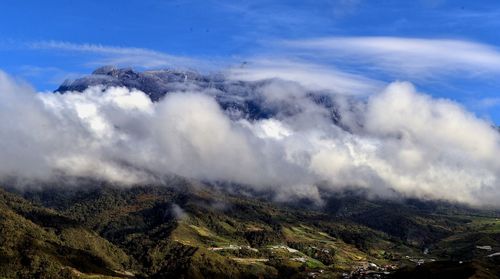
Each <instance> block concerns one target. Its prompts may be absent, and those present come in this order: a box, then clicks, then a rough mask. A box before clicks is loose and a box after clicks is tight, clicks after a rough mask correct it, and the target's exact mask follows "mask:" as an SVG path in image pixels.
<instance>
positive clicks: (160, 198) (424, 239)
mask: <svg viewBox="0 0 500 279" xmlns="http://www.w3.org/2000/svg"><path fill="white" fill-rule="evenodd" d="M203 189H205V188H200V187H194V186H191V185H190V183H189V182H187V181H176V182H175V188H169V187H136V188H130V189H117V188H112V187H98V188H89V189H87V190H78V191H72V190H65V191H63V190H60V189H59V190H57V189H55V190H53V191H51V190H45V191H42V192H36V191H34V192H31V193H29V192H28V193H25V194H24V196H25V197H26V198H28V199H29V200H31V201H34V202H36V203H38V204H40V205H43V206H45V207H49V208H52V209H45V208H44V209H39V210H42V211H43V212H45V213H44V214H45V215H47V214H48V215H49V216H51V217H50V218H48V219H47V220H46V218H45V217H44V214H33V213H30V212H32V211H33V210H31V211H30V210H27V211H26V210H25V211H22V210H21V211H22V212H21V211H19V210H18V212H15V210H14V211H12V212H13V213H12V214H17V215H16V216H19V217H16V218H24V219H26V220H27V219H29V218H31V219H32V220H34V221H36V222H35V223H36V224H35V223H33V222H32V223H33V226H35V227H34V228H33V230H39V232H38V231H37V234H44V235H43V237H42V239H47V241H45V240H44V241H42V243H45V242H48V239H50V240H51V243H52V242H54V243H60V244H59V245H63V246H67V247H72V248H73V249H76V251H86V252H88V253H90V254H91V255H92V257H94V258H93V259H99V260H100V261H101V264H100V265H99V268H103V269H102V270H101V269H99V270H98V268H97V267H96V266H94V267H89V268H87V269H85V268H83V269H84V270H82V267H80V266H78V265H74V266H73V267H74V268H80V271H83V272H86V273H89V271H91V270H93V273H100V274H108V275H115V276H116V275H117V274H111V273H109V271H110V270H111V271H112V270H129V271H132V272H134V273H136V274H139V275H141V274H142V275H145V276H151V277H158V278H162V277H165V276H171V277H178V278H183V277H184V278H202V277H209V278H221V277H226V278H227V277H231V278H245V277H252V278H275V277H293V276H295V277H296V278H301V277H307V276H308V273H310V272H316V275H317V276H319V277H325V278H328V277H331V276H340V274H342V273H343V272H348V271H349V270H351V269H353V268H355V267H361V266H366V265H367V264H368V263H369V262H373V263H376V264H377V265H379V266H381V265H386V264H397V265H406V266H408V268H410V269H411V268H413V267H412V266H413V265H412V263H411V262H409V261H408V260H407V259H405V257H410V258H418V257H426V258H436V259H450V258H453V257H456V256H460V257H462V256H463V257H466V256H468V254H467V253H466V252H465V251H470V249H469V248H470V246H471V243H473V244H472V245H475V243H478V245H479V244H482V245H496V243H497V242H496V241H498V240H497V238H495V233H496V232H497V224H498V223H497V219H495V216H487V215H481V216H482V217H477V216H478V214H477V212H473V213H474V214H475V216H476V217H474V218H472V217H471V216H470V215H467V211H466V210H465V211H464V210H462V209H459V210H460V211H456V210H458V209H454V208H453V212H451V211H450V212H447V210H450V207H445V208H444V209H443V208H436V207H434V206H430V208H428V205H425V206H423V205H421V204H416V205H415V204H411V203H410V204H402V203H395V202H388V201H379V202H375V201H367V200H362V199H354V200H349V198H345V199H337V200H333V201H329V203H328V205H327V206H326V207H325V208H323V209H321V210H312V209H310V210H303V208H301V209H294V208H290V207H287V206H285V205H276V204H271V203H267V202H263V201H260V200H258V199H255V198H242V197H240V196H234V195H228V194H227V193H219V192H216V191H212V190H210V191H209V190H203ZM9 198H12V197H9ZM18 203H23V206H21V207H22V208H24V207H26V208H29V206H31V207H32V208H40V207H35V206H33V205H29V203H27V202H26V201H22V200H21V199H19V201H18ZM28 205H29V206H28ZM176 206H177V207H180V208H182V211H183V212H180V213H179V212H178V210H177V212H176V210H174V209H173V208H174V207H176ZM426 206H427V207H426ZM8 207H9V208H15V206H12V205H9V206H8ZM37 210H38V209H37ZM7 212H8V211H7ZM47 212H50V214H49V213H47ZM464 212H465V213H464ZM457 214H458V215H457ZM54 216H57V218H59V219H60V220H59V219H57V218H56V217H54ZM9 218H10V219H12V218H13V217H9ZM22 223H24V221H23V222H22ZM27 224H28V223H27ZM54 224H57V225H54ZM64 224H70V225H66V227H64V226H63V225H64ZM61 226H62V227H61ZM5 227H7V228H14V225H12V224H6V225H5ZM35 228H36V229H35ZM23 230H27V229H23ZM23 230H21V231H23ZM469 235H476V236H477V241H476V240H475V239H472V238H471V237H469ZM19 239H20V238H16V239H9V240H7V241H5V242H4V245H3V246H5V247H6V246H8V245H10V243H18V242H20V240H19ZM104 239H106V240H104ZM490 240H491V241H490ZM111 243H112V244H111ZM460 243H462V244H463V245H464V247H461V246H460V245H458V244H460ZM467 245H468V246H467ZM424 247H430V248H431V254H430V255H423V254H422V250H423V248H424ZM450 247H451V248H450ZM496 247H497V246H494V248H495V249H496ZM2 249H3V247H2ZM467 249H468V250H467ZM11 250H12V249H11ZM472 250H474V248H472ZM34 254H37V255H38V254H41V255H44V256H45V254H48V255H49V256H50V255H51V254H50V253H46V252H45V250H44V249H38V250H35V252H34ZM49 256H47V257H49ZM477 256H480V254H477V253H472V255H471V256H470V257H469V258H467V259H474V258H475V257H477ZM483 256H484V255H483ZM14 257H17V256H14ZM68 258H71V257H70V256H68V254H67V253H66V254H64V256H62V258H60V259H59V258H56V259H55V260H53V262H55V263H57V266H56V267H55V269H57V268H61V267H63V266H72V265H71V264H69V263H68V262H67V259H68ZM50 259H51V261H52V258H50ZM88 262H92V261H91V260H88ZM488 264H489V263H485V262H484V261H479V262H475V263H474V266H475V267H477V268H475V269H474V270H475V271H477V272H476V274H477V275H478V276H480V274H481V272H483V273H484V272H486V273H485V274H488V273H487V271H485V270H486V268H487V267H485V266H488ZM30 265H33V264H32V263H30V264H28V266H30ZM26 268H27V267H25V266H17V267H16V269H26ZM107 272H108V273H107ZM73 273H75V272H73ZM477 278H487V277H484V276H483V277H477Z"/></svg>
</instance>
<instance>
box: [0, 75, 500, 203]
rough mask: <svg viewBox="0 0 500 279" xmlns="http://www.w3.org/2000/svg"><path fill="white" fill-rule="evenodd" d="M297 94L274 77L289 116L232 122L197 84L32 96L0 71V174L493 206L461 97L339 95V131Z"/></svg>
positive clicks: (486, 161) (481, 140) (493, 161)
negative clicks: (168, 181) (345, 115)
mask: <svg viewBox="0 0 500 279" xmlns="http://www.w3.org/2000/svg"><path fill="white" fill-rule="evenodd" d="M306 93H307V90H304V88H303V86H299V85H297V84H296V83H294V82H286V81H275V82H272V83H270V84H267V85H266V86H263V87H262V88H260V91H259V92H258V94H261V95H259V96H260V97H262V98H264V99H265V104H269V105H272V106H274V107H279V108H281V109H287V108H290V107H291V108H293V110H290V111H291V113H283V114H278V115H276V116H275V117H273V118H270V119H262V120H246V119H240V120H231V119H230V118H229V117H228V116H227V115H226V114H225V113H224V112H223V111H222V109H221V108H220V107H219V105H218V104H217V103H216V101H215V100H214V99H213V97H211V96H210V94H206V92H203V91H201V92H200V91H198V92H187V93H170V94H169V95H167V97H165V98H164V99H162V100H161V101H160V102H157V103H153V102H151V101H150V99H149V98H148V97H147V96H146V95H145V94H144V93H143V92H140V91H137V90H128V89H125V88H108V89H103V88H101V87H92V88H89V89H87V90H85V91H84V92H68V93H66V94H53V93H37V92H35V91H34V90H33V89H32V88H30V87H29V86H27V85H25V84H20V83H18V82H16V81H14V80H12V79H11V78H9V77H8V76H7V75H5V74H3V73H0V145H1V146H2V147H3V148H2V149H0V157H1V158H2V163H1V164H0V178H3V179H7V178H11V177H18V178H21V179H24V180H29V179H36V180H48V181H50V180H51V179H55V177H58V176H59V175H61V174H63V175H69V176H83V177H92V178H96V179H103V180H108V181H111V182H116V183H120V184H124V185H130V184H134V183H147V182H161V180H162V178H164V177H166V176H169V175H172V174H175V175H180V176H185V177H189V178H194V179H201V180H210V181H222V182H230V183H238V184H243V185H247V186H249V187H253V188H255V189H256V190H266V191H272V192H275V193H276V198H277V199H281V200H284V199H292V198H295V197H308V198H311V199H315V200H320V199H321V193H322V192H321V191H320V187H319V185H321V189H322V190H323V191H340V190H344V189H350V188H362V189H365V190H366V191H367V192H368V193H369V194H372V195H377V196H386V197H387V196H394V195H396V196H398V195H400V196H407V197H419V198H424V199H444V200H449V201H458V202H465V203H469V204H472V205H478V206H479V205H491V206H498V204H499V203H500V186H499V179H500V175H499V174H500V161H499V160H498V158H499V156H500V134H499V133H498V132H497V131H496V130H494V129H493V128H491V125H490V123H488V122H486V121H484V120H482V119H479V118H477V117H475V116H474V115H473V114H471V113H469V112H468V111H466V110H465V109H464V108H463V107H461V106H460V105H458V104H456V103H454V102H452V101H449V100H443V99H434V98H432V97H430V96H427V95H425V94H421V93H418V92H417V91H416V89H415V88H414V87H413V86H412V85H411V84H409V83H404V82H396V83H393V84H391V85H389V86H388V87H387V88H386V89H384V90H383V91H382V92H380V93H378V94H374V95H371V96H370V97H369V98H368V99H367V100H366V102H364V101H361V100H358V101H357V103H356V104H355V109H354V107H353V105H351V104H352V103H349V102H345V103H339V105H340V106H341V107H340V109H341V111H344V112H349V111H350V112H351V113H353V114H355V117H356V121H352V122H351V121H347V122H346V121H344V123H343V124H344V125H346V126H347V127H348V128H350V129H349V130H350V131H351V132H348V131H346V130H344V129H342V128H340V127H338V126H336V125H334V124H333V123H332V121H331V119H330V118H329V114H328V110H327V109H325V108H324V107H322V106H321V105H318V104H316V103H314V102H312V101H311V100H310V99H308V98H307V94H306ZM353 102H354V101H353ZM278 105H279V106H278ZM351 119H352V118H351ZM353 123H357V124H356V125H357V126H354V125H355V124H353Z"/></svg>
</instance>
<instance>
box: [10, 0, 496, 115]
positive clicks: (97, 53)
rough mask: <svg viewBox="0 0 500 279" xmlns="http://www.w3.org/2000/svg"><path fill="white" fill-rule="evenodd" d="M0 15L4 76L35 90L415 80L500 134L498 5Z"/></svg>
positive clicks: (146, 1)
mask: <svg viewBox="0 0 500 279" xmlns="http://www.w3.org/2000/svg"><path fill="white" fill-rule="evenodd" d="M250 2H251V3H250ZM403 3H405V4H403ZM0 13H1V16H0V69H1V70H3V71H5V72H7V73H9V74H11V75H13V76H15V77H18V78H21V79H24V80H27V81H28V82H29V83H31V84H32V85H33V86H34V87H36V88H37V89H38V90H53V89H55V88H57V86H58V84H59V83H61V82H62V81H63V80H64V79H66V78H72V77H77V76H79V75H83V74H86V73H89V72H91V71H92V70H93V69H94V68H96V67H97V66H99V65H102V64H116V65H119V66H132V67H135V68H138V69H147V68H165V67H187V68H193V69H197V70H200V71H216V70H218V69H225V68H231V67H237V66H238V65H241V64H242V63H243V62H247V63H249V64H250V65H252V67H253V69H254V70H255V71H254V72H252V73H253V74H254V75H256V76H265V75H273V74H277V73H278V72H279V74H280V75H281V76H284V77H292V78H305V79H307V80H308V81H311V82H315V81H317V80H320V81H321V82H324V80H326V79H330V78H329V77H331V81H332V82H331V83H328V82H326V84H325V86H326V87H328V86H331V84H344V85H345V86H343V87H342V88H341V89H339V90H341V91H342V90H345V91H348V90H351V89H352V90H354V91H356V90H357V91H360V92H361V91H369V90H370V88H376V87H377V86H383V85H384V84H385V83H388V82H391V81H394V80H408V81H411V82H413V83H414V84H415V85H416V86H417V88H418V89H419V90H420V91H423V92H426V93H428V94H431V95H433V96H435V97H443V98H449V99H453V100H456V101H458V102H460V103H462V104H463V105H464V106H466V107H467V108H468V109H469V110H472V111H474V112H475V113H476V114H477V115H479V116H480V117H484V118H487V119H490V120H491V121H493V122H495V123H497V124H498V123H500V82H499V81H498V77H499V76H500V36H498V30H500V2H498V1H487V0H479V1H451V0H420V1H419V0H416V1H389V0H385V1H384V0H378V1H375V0H371V1H369V0H329V1H322V0H314V1H312V0H302V1H295V0H287V1H260V0H257V1H234V0H233V1H225V0H222V1H213V0H204V1H153V0H141V1H135V0H130V1H111V0H108V1H95V0H87V1H62V0H60V1H36V0H31V1H29V0H28V1H18V0H4V1H1V2H0ZM246 74H248V73H246ZM312 75H314V76H312ZM364 85H370V86H364ZM371 85H373V86H371ZM368 93H369V92H368Z"/></svg>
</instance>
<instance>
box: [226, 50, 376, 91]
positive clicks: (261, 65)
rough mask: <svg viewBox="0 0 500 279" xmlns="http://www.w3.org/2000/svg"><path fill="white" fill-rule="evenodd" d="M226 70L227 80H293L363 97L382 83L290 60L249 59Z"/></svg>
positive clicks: (320, 88)
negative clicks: (247, 61)
mask: <svg viewBox="0 0 500 279" xmlns="http://www.w3.org/2000/svg"><path fill="white" fill-rule="evenodd" d="M249 61H250V62H249V63H246V64H244V65H242V66H241V67H238V68H233V69H231V70H230V71H229V74H230V75H229V76H230V78H233V79H239V80H248V81H255V80H262V79H273V78H277V79H282V80H293V81H295V82H297V83H299V84H301V85H302V86H304V87H307V88H312V89H315V90H328V91H332V92H335V93H337V94H343V95H365V94H370V93H374V92H378V91H379V90H380V89H381V88H382V87H383V86H384V83H383V82H380V81H377V80H373V79H370V78H366V77H363V76H360V75H355V74H351V73H347V72H343V71H341V70H338V69H336V68H334V67H331V66H323V65H319V64H313V63H307V62H303V61H301V62H299V61H293V60H290V59H278V58H274V59H273V58H266V59H264V58H260V59H254V60H249Z"/></svg>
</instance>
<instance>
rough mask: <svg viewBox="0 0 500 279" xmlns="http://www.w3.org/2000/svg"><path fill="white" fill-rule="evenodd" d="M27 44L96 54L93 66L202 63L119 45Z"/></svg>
mask: <svg viewBox="0 0 500 279" xmlns="http://www.w3.org/2000/svg"><path fill="white" fill-rule="evenodd" d="M27 45H28V47H29V48H31V49H36V50H58V51H66V52H78V53H90V54H94V55H96V57H95V59H93V60H92V61H90V62H89V64H91V65H92V66H95V65H103V64H111V65H117V66H136V67H143V68H161V67H194V66H195V65H200V63H199V62H200V61H199V60H197V59H195V58H192V57H183V56H177V55H170V54H166V53H163V52H159V51H155V50H151V49H145V48H136V47H118V46H107V45H101V44H75V43H71V42H61V41H39V42H33V43H29V44H27ZM205 65H206V63H205Z"/></svg>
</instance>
